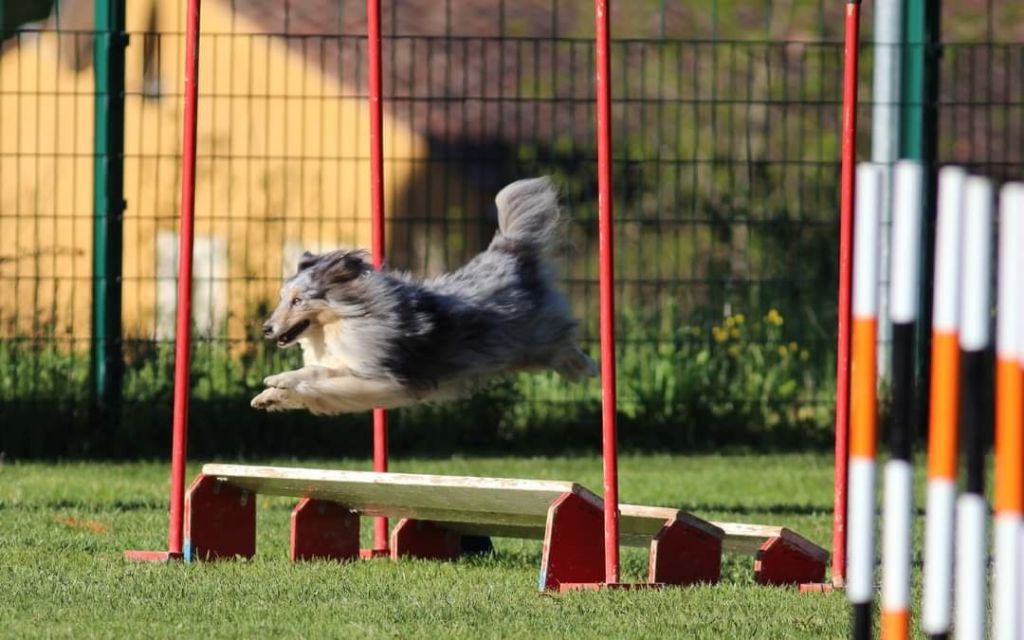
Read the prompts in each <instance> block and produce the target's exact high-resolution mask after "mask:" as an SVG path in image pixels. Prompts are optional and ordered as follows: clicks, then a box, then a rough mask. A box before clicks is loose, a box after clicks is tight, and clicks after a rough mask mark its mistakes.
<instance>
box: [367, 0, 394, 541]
mask: <svg viewBox="0 0 1024 640" xmlns="http://www.w3.org/2000/svg"><path fill="white" fill-rule="evenodd" d="M366 48H367V60H368V61H369V66H370V69H369V81H370V197H371V199H372V200H371V205H372V212H373V215H372V218H371V227H372V231H371V234H372V239H371V243H372V249H373V266H374V267H376V268H378V269H379V268H380V267H381V265H383V264H384V135H383V132H382V130H381V129H382V124H383V119H384V118H383V108H382V103H381V61H380V57H381V56H380V52H381V47H380V0H366ZM373 470H374V471H387V470H388V414H387V412H385V411H384V410H383V409H374V410H373ZM387 551H388V519H387V518H375V519H374V521H373V549H371V550H369V553H367V554H364V555H369V556H373V555H383V554H385V553H387Z"/></svg>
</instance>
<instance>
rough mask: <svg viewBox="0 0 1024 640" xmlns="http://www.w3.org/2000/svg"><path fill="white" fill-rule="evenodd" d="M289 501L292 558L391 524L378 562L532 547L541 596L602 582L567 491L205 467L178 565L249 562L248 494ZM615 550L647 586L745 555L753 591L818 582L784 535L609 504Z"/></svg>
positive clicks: (573, 487)
mask: <svg viewBox="0 0 1024 640" xmlns="http://www.w3.org/2000/svg"><path fill="white" fill-rule="evenodd" d="M257 494H264V495H276V496H291V497H297V498H300V499H301V500H300V502H299V503H298V505H297V506H296V507H295V509H294V510H293V511H292V515H291V545H290V554H291V558H292V560H310V559H318V558H319V559H334V560H350V559H355V558H357V557H358V556H359V518H360V516H369V517H387V518H394V519H398V520H399V522H398V524H397V525H396V526H395V527H394V528H393V529H392V531H391V536H390V545H389V547H390V556H391V558H392V559H398V558H401V557H418V558H431V559H439V560H451V559H455V558H457V557H458V556H460V555H461V554H462V553H464V552H465V551H467V550H468V548H470V547H472V546H474V545H476V546H479V545H481V544H483V546H484V548H486V547H488V546H489V544H488V543H489V538H490V537H509V538H525V539H540V540H543V541H544V547H543V554H542V558H541V569H540V580H539V586H540V588H541V589H559V588H560V587H562V585H579V584H586V583H599V582H601V580H602V578H603V576H604V529H603V515H602V514H603V506H604V505H603V502H602V500H601V498H600V497H599V496H598V495H597V494H595V493H594V492H592V491H590V490H589V489H587V488H586V487H583V486H582V485H579V484H577V483H574V482H561V481H551V480H519V479H507V478H478V477H464V476H444V475H421V474H407V473H378V472H368V471H338V470H324V469H304V468H287V467H263V466H246V465H223V464H207V465H205V466H204V467H203V469H202V472H201V473H200V475H199V476H198V477H197V478H196V479H195V481H194V482H193V483H192V486H191V487H190V488H189V490H188V493H187V495H186V500H185V557H186V560H188V561H195V560H212V559H220V558H232V557H242V558H251V557H252V556H253V555H254V554H255V551H256V495H257ZM620 513H621V516H620V531H621V536H622V537H621V541H622V543H623V544H627V545H630V546H638V547H648V548H649V554H648V576H647V577H648V581H649V582H650V583H661V584H671V585H687V584H698V583H715V582H718V580H719V577H720V575H721V561H722V553H723V551H732V552H738V553H744V554H753V555H754V556H755V562H754V572H755V579H756V580H757V582H759V583H761V584H767V585H786V584H801V583H807V582H821V581H822V580H823V579H824V575H825V566H826V563H827V562H828V552H827V551H825V550H824V549H822V548H821V547H819V546H817V545H815V544H814V543H812V542H810V541H809V540H807V539H805V538H803V537H801V536H799V535H798V534H796V533H795V532H793V531H791V530H789V529H786V528H784V527H772V526H761V525H750V524H738V523H720V522H708V521H705V520H702V519H701V518H698V517H696V516H694V515H691V514H689V513H686V512H684V511H680V510H677V509H673V508H669V507H650V506H640V505H621V506H620Z"/></svg>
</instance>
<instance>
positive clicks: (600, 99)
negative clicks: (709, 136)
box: [594, 0, 619, 584]
mask: <svg viewBox="0 0 1024 640" xmlns="http://www.w3.org/2000/svg"><path fill="white" fill-rule="evenodd" d="M610 2H611V0H594V11H595V14H596V20H597V86H596V89H597V190H598V194H597V207H598V237H599V244H598V246H599V257H600V274H599V278H600V285H601V425H602V429H601V437H602V442H603V447H602V455H603V458H604V579H605V582H606V583H608V584H615V583H617V582H619V470H618V451H617V443H616V437H617V435H616V427H615V413H616V407H615V399H616V396H615V289H614V277H615V273H614V269H613V265H614V262H613V256H612V244H613V243H612V157H611V152H612V127H611V86H610V84H609V81H610V79H611V64H610V60H609V58H610V51H609V41H610V38H611V36H610V32H609V20H608V10H609V4H610Z"/></svg>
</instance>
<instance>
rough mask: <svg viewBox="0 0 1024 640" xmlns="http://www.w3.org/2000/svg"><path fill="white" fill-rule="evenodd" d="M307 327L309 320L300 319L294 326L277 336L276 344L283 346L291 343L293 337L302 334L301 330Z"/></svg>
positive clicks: (293, 339) (293, 340)
mask: <svg viewBox="0 0 1024 640" xmlns="http://www.w3.org/2000/svg"><path fill="white" fill-rule="evenodd" d="M308 328H309V320H302V321H300V322H299V323H298V324H296V325H295V326H294V327H292V328H291V329H289V330H287V331H285V332H284V333H282V334H281V335H279V336H278V337H277V346H279V347H284V346H287V345H289V344H291V343H292V342H295V339H296V338H298V337H299V336H300V335H302V332H303V331H305V330H306V329H308Z"/></svg>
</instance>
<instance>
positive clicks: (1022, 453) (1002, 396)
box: [992, 183, 1024, 640]
mask: <svg viewBox="0 0 1024 640" xmlns="http://www.w3.org/2000/svg"><path fill="white" fill-rule="evenodd" d="M1000 195H1001V197H1000V199H999V200H1000V202H999V272H998V276H997V277H998V289H997V299H996V304H997V305H998V307H997V309H998V315H997V317H996V420H995V423H996V424H995V426H996V470H995V511H996V515H995V557H994V562H993V572H994V576H993V578H994V579H993V583H992V589H993V598H992V637H993V638H994V639H995V640H1019V639H1020V638H1021V637H1024V625H1022V623H1021V618H1022V615H1021V612H1020V610H1019V608H1018V607H1019V605H1020V603H1019V602H1018V601H1017V600H1018V593H1019V592H1020V591H1021V589H1022V588H1024V579H1022V576H1021V562H1022V553H1021V535H1022V531H1024V530H1022V520H1021V517H1022V515H1024V372H1022V370H1021V368H1022V366H1024V283H1022V281H1021V277H1022V274H1024V253H1022V252H1024V183H1016V184H1008V185H1006V186H1004V187H1003V189H1002V191H1001V193H1000Z"/></svg>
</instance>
